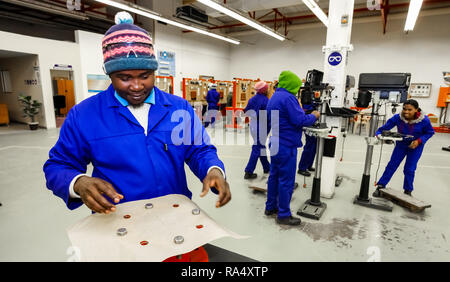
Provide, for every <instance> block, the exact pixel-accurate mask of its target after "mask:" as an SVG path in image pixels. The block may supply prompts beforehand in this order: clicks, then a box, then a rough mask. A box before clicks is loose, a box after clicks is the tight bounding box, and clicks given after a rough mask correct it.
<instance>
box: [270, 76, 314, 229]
mask: <svg viewBox="0 0 450 282" xmlns="http://www.w3.org/2000/svg"><path fill="white" fill-rule="evenodd" d="M278 81H279V82H278V88H277V89H276V91H275V93H274V94H273V96H272V98H271V99H270V100H269V103H268V105H267V112H268V116H269V117H271V128H272V136H271V138H270V157H271V161H270V175H269V180H268V183H267V201H266V209H265V214H266V215H267V216H270V215H275V214H276V215H277V218H276V222H277V223H278V224H285V225H299V224H300V223H301V221H300V219H299V218H296V217H293V216H292V214H291V209H290V202H291V198H292V192H293V190H294V185H295V173H296V168H297V149H298V148H299V147H301V146H302V141H301V140H302V129H303V127H304V126H311V125H313V124H314V123H315V122H316V120H317V119H318V118H319V116H320V113H319V112H317V111H313V112H312V113H311V114H308V115H307V114H305V112H304V111H303V109H302V107H301V106H300V102H299V100H298V99H297V97H296V95H297V94H298V92H299V90H300V87H301V86H302V81H301V80H300V78H299V77H298V76H297V75H295V74H294V73H293V72H291V71H283V72H282V73H281V74H280V77H279V80H278ZM276 116H278V120H277V119H276V118H274V117H276Z"/></svg>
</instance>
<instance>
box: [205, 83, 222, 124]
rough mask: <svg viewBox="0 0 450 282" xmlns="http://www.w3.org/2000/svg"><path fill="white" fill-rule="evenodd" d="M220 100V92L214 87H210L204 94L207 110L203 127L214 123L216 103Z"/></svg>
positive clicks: (217, 107) (216, 110)
mask: <svg viewBox="0 0 450 282" xmlns="http://www.w3.org/2000/svg"><path fill="white" fill-rule="evenodd" d="M219 101H220V94H219V92H217V90H216V89H211V90H209V91H208V93H207V94H206V103H208V112H207V115H206V122H205V127H208V125H209V124H210V123H211V125H212V126H213V125H214V122H215V121H216V115H217V112H218V110H219V106H218V105H217V104H218V103H219Z"/></svg>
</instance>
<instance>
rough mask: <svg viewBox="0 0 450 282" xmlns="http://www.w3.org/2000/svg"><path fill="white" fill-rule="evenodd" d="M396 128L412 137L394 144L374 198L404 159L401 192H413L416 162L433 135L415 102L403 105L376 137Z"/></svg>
mask: <svg viewBox="0 0 450 282" xmlns="http://www.w3.org/2000/svg"><path fill="white" fill-rule="evenodd" d="M394 126H397V130H398V132H399V133H401V134H405V135H412V136H413V137H412V138H410V139H407V138H405V139H404V140H402V141H398V142H396V145H395V148H394V151H393V152H392V156H391V160H390V161H389V163H388V165H387V166H386V169H385V171H384V173H383V176H381V178H380V180H378V182H377V190H376V191H375V192H374V193H373V196H374V197H379V196H380V191H379V189H383V188H385V187H386V185H387V184H388V183H389V181H390V180H391V178H392V176H393V175H394V173H395V171H396V170H397V168H398V166H399V165H400V163H401V162H402V161H403V159H404V158H405V157H406V162H405V167H404V169H403V173H404V174H405V179H404V182H403V190H404V193H405V194H407V195H411V192H412V190H413V182H414V175H415V171H416V168H417V162H418V161H419V159H420V156H421V155H422V151H423V147H424V145H425V143H426V142H427V141H428V139H430V138H431V136H433V134H434V129H433V127H432V126H431V122H430V120H429V119H428V117H427V116H425V115H424V114H423V113H422V111H421V109H420V108H419V104H418V103H417V101H416V100H412V99H410V100H408V101H406V102H405V103H404V104H403V111H402V112H401V114H396V115H394V116H393V117H392V118H390V119H389V120H388V121H387V122H386V124H385V125H383V126H382V127H380V128H379V129H378V130H377V132H376V136H378V135H379V134H381V133H382V132H383V131H384V130H390V129H392V128H393V127H394Z"/></svg>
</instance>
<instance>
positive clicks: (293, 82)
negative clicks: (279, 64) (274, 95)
mask: <svg viewBox="0 0 450 282" xmlns="http://www.w3.org/2000/svg"><path fill="white" fill-rule="evenodd" d="M300 87H302V81H301V79H300V78H299V77H298V76H297V75H296V74H295V73H293V72H291V71H283V72H282V73H281V74H280V78H279V79H278V88H284V89H286V90H287V91H289V92H290V93H291V94H294V95H297V93H298V90H299V89H300Z"/></svg>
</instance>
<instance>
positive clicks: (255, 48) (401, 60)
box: [230, 15, 450, 115]
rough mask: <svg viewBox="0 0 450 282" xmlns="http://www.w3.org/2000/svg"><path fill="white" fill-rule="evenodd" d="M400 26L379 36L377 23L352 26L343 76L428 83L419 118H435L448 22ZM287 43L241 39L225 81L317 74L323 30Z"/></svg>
mask: <svg viewBox="0 0 450 282" xmlns="http://www.w3.org/2000/svg"><path fill="white" fill-rule="evenodd" d="M403 26H404V20H389V21H388V27H387V33H386V34H384V35H383V33H382V24H381V22H376V23H358V24H354V25H353V30H352V40H351V42H352V44H353V45H354V51H353V52H351V53H350V55H349V59H348V69H347V70H348V74H350V75H353V76H355V78H356V80H357V79H358V76H359V74H360V73H362V72H410V73H411V74H412V82H423V83H432V94H431V96H430V97H429V98H417V100H418V102H419V104H420V107H421V108H422V109H423V110H424V112H426V113H433V114H435V115H439V112H440V110H439V109H438V108H437V107H436V103H437V98H438V93H439V87H440V86H443V79H442V71H445V70H450V52H449V46H450V28H449V27H450V17H449V16H448V15H440V16H428V17H420V18H419V19H418V21H417V23H416V27H415V29H414V31H413V32H410V33H409V34H404V33H403ZM288 37H289V38H292V39H293V41H294V42H292V41H289V42H279V41H278V40H275V39H271V38H270V37H267V36H265V35H260V34H256V35H251V36H246V37H241V38H240V39H242V40H244V41H245V42H246V43H243V44H241V45H240V46H233V47H232V48H231V67H230V72H231V76H233V77H234V76H238V77H246V78H256V77H260V78H261V79H267V80H274V79H275V78H276V77H278V75H279V74H280V72H281V71H283V70H292V71H293V72H295V73H297V74H298V75H299V76H300V77H304V76H305V75H306V72H307V70H309V69H313V68H316V69H319V70H323V54H322V46H323V45H325V40H326V29H325V27H319V28H311V29H305V30H301V31H291V32H290V33H289V36H288ZM356 83H357V81H356Z"/></svg>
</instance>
